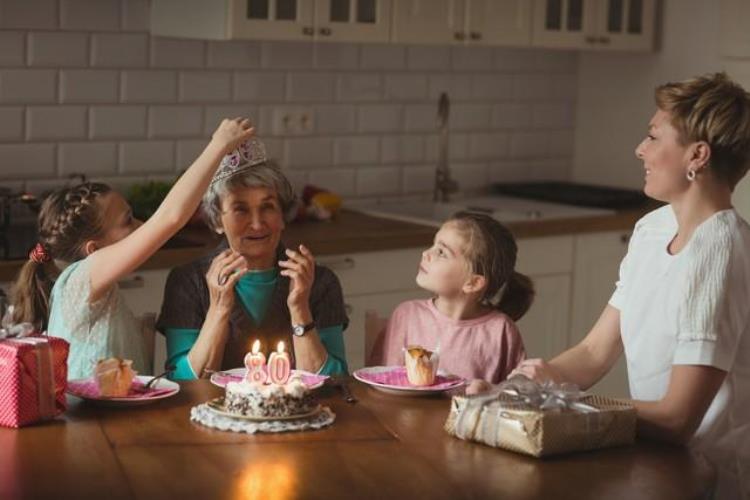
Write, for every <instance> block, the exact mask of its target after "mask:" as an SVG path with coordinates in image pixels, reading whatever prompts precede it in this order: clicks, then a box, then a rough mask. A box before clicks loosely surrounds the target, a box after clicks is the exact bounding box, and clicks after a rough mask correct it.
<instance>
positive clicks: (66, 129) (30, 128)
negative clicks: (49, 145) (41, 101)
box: [26, 106, 88, 141]
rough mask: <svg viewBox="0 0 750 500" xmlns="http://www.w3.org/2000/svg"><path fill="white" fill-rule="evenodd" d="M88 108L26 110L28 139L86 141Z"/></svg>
mask: <svg viewBox="0 0 750 500" xmlns="http://www.w3.org/2000/svg"><path fill="white" fill-rule="evenodd" d="M87 111H88V110H87V108H86V106H30V107H28V108H26V139H28V140H29V141H46V140H56V139H86V136H87V122H88V120H87V116H86V115H87Z"/></svg>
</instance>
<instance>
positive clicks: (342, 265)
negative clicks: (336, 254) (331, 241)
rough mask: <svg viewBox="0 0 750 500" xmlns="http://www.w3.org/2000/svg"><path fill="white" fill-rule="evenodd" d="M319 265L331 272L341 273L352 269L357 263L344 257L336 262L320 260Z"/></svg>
mask: <svg viewBox="0 0 750 500" xmlns="http://www.w3.org/2000/svg"><path fill="white" fill-rule="evenodd" d="M318 262H319V263H320V264H322V265H324V266H326V267H327V268H328V269H330V270H331V271H343V270H344V269H354V268H355V267H356V266H357V263H356V262H355V261H354V259H352V258H351V257H344V258H343V259H336V260H320V261H318Z"/></svg>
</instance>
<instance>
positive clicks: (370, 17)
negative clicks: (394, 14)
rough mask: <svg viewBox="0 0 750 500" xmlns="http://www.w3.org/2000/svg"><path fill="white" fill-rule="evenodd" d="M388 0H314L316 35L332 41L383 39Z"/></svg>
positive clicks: (386, 31)
mask: <svg viewBox="0 0 750 500" xmlns="http://www.w3.org/2000/svg"><path fill="white" fill-rule="evenodd" d="M390 28H391V0H317V2H316V3H315V30H316V35H315V36H316V39H317V40H320V41H336V42H387V41H388V39H389V38H390Z"/></svg>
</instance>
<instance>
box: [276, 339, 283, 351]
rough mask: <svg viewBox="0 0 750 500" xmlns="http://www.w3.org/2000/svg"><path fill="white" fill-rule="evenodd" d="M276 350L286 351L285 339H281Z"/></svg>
mask: <svg viewBox="0 0 750 500" xmlns="http://www.w3.org/2000/svg"><path fill="white" fill-rule="evenodd" d="M276 352H278V353H282V352H284V341H283V340H280V341H279V345H277V346H276Z"/></svg>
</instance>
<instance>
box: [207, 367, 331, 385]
mask: <svg viewBox="0 0 750 500" xmlns="http://www.w3.org/2000/svg"><path fill="white" fill-rule="evenodd" d="M294 374H298V375H302V379H303V381H305V378H306V377H309V378H311V379H314V380H315V381H314V382H313V383H308V384H307V388H308V389H317V388H318V387H321V386H322V385H323V383H324V382H325V381H326V379H327V378H328V376H327V375H317V374H315V373H311V372H308V371H305V370H292V375H294ZM244 376H245V368H232V369H231V370H224V371H221V372H216V373H214V374H212V375H211V383H212V384H214V385H215V386H217V387H224V386H226V385H227V383H226V380H222V378H224V377H239V378H242V377H244ZM306 383H307V382H306Z"/></svg>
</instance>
